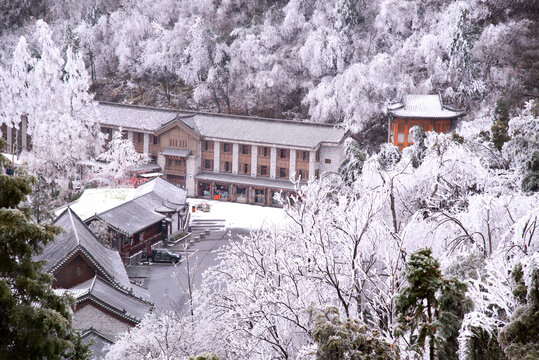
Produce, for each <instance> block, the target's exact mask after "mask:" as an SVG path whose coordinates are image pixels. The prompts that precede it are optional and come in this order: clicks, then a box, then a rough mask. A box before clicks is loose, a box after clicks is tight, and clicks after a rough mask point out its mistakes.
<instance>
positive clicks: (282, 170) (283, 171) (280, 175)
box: [279, 168, 287, 178]
mask: <svg viewBox="0 0 539 360" xmlns="http://www.w3.org/2000/svg"><path fill="white" fill-rule="evenodd" d="M286 173H287V171H286V168H279V177H281V178H285V177H286Z"/></svg>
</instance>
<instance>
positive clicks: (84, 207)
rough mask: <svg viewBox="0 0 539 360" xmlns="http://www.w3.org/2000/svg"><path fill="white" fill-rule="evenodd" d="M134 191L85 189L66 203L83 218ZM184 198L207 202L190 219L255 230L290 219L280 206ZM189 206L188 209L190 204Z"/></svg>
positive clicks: (128, 196) (123, 198) (119, 200)
mask: <svg viewBox="0 0 539 360" xmlns="http://www.w3.org/2000/svg"><path fill="white" fill-rule="evenodd" d="M135 191H136V189H135V188H117V189H87V190H85V191H84V193H83V194H82V196H81V197H80V198H79V199H77V200H76V201H74V202H72V203H71V204H69V206H70V207H71V209H72V210H73V211H74V212H75V213H76V214H77V215H78V216H79V217H80V218H81V219H83V220H86V219H87V218H89V217H91V216H93V215H95V214H99V213H101V212H103V211H106V210H108V209H112V208H113V207H115V206H118V205H120V204H122V203H124V202H126V201H129V200H131V199H132V198H133V196H134V194H135ZM187 201H188V203H189V205H190V207H192V206H193V205H194V206H196V205H198V204H200V203H203V202H205V203H208V204H210V211H209V212H202V211H199V210H197V211H196V212H194V213H191V216H192V219H212V220H225V225H226V227H227V228H241V229H247V230H258V229H260V228H265V229H267V228H270V227H272V226H278V227H281V226H284V225H286V224H287V223H288V222H289V221H290V220H289V218H288V217H287V216H286V214H285V213H284V211H283V209H281V208H275V207H268V206H258V205H248V204H241V203H233V202H224V201H215V200H206V199H196V198H189V199H187ZM66 207H67V206H62V207H61V208H58V209H56V210H55V213H56V215H59V214H60V213H61V212H62V211H64V209H65V208H66ZM189 210H190V211H191V208H190V209H189Z"/></svg>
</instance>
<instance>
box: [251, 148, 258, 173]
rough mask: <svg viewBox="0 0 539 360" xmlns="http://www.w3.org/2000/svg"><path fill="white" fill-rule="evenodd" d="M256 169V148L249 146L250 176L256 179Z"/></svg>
mask: <svg viewBox="0 0 539 360" xmlns="http://www.w3.org/2000/svg"><path fill="white" fill-rule="evenodd" d="M257 167H258V146H256V145H251V176H253V177H256V170H257Z"/></svg>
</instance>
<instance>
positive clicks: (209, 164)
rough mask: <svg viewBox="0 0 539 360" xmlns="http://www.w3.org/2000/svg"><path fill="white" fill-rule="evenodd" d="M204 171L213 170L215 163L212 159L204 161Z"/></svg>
mask: <svg viewBox="0 0 539 360" xmlns="http://www.w3.org/2000/svg"><path fill="white" fill-rule="evenodd" d="M204 169H206V170H212V169H213V161H212V160H210V159H205V160H204Z"/></svg>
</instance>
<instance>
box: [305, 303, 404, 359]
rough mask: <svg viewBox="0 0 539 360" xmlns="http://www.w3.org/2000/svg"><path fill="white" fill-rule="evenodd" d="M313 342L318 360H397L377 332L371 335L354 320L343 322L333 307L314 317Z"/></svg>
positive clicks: (394, 353)
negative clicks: (315, 344) (316, 346)
mask: <svg viewBox="0 0 539 360" xmlns="http://www.w3.org/2000/svg"><path fill="white" fill-rule="evenodd" d="M313 338H314V340H315V341H316V343H317V344H318V349H317V351H316V359H317V360H341V359H349V360H363V359H370V360H397V359H398V354H397V353H396V352H395V351H394V350H393V349H392V348H391V345H390V344H388V343H387V342H386V341H384V339H383V338H382V336H381V335H380V334H379V333H378V332H377V331H370V330H369V329H368V328H367V327H366V326H364V325H361V324H360V323H359V322H358V321H357V320H354V319H347V320H346V321H345V322H342V321H341V320H340V319H339V312H338V310H337V309H335V308H333V307H330V308H328V309H326V310H325V311H323V312H321V313H320V314H319V315H318V316H317V318H316V320H315V327H314V329H313Z"/></svg>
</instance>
